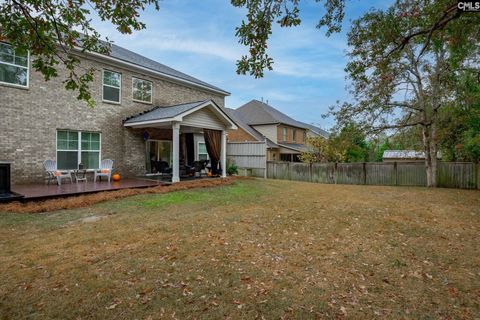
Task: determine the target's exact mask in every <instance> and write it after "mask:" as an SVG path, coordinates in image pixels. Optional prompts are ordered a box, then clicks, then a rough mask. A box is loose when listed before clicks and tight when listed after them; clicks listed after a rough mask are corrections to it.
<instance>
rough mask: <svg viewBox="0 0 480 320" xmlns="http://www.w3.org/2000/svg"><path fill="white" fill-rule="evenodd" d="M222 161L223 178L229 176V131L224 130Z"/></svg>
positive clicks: (221, 151)
mask: <svg viewBox="0 0 480 320" xmlns="http://www.w3.org/2000/svg"><path fill="white" fill-rule="evenodd" d="M220 161H221V165H222V178H225V177H226V176H227V131H226V130H222V149H221V150H220Z"/></svg>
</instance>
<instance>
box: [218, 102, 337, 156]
mask: <svg viewBox="0 0 480 320" xmlns="http://www.w3.org/2000/svg"><path fill="white" fill-rule="evenodd" d="M226 110H227V112H228V114H229V115H230V117H231V118H232V119H233V120H234V121H235V123H236V124H237V125H238V127H239V130H236V131H235V132H234V131H229V133H228V141H232V142H239V141H266V142H267V148H268V152H267V160H269V161H299V159H298V156H299V155H300V154H301V153H302V152H304V151H306V150H307V148H306V146H305V140H306V138H307V137H309V136H322V137H325V138H328V133H327V132H326V131H325V130H322V129H320V128H318V127H316V126H313V125H309V124H306V123H304V122H300V121H297V120H294V119H292V118H290V117H289V116H287V115H286V114H284V113H282V112H280V111H278V110H277V109H275V108H274V107H272V106H270V105H268V104H266V103H264V102H261V101H258V100H252V101H250V102H248V103H246V104H244V105H243V106H241V107H239V108H238V109H229V108H227V109H226Z"/></svg>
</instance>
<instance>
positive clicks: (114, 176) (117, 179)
mask: <svg viewBox="0 0 480 320" xmlns="http://www.w3.org/2000/svg"><path fill="white" fill-rule="evenodd" d="M121 178H122V177H121V176H120V175H119V174H118V173H115V174H114V175H112V179H113V181H120V179H121Z"/></svg>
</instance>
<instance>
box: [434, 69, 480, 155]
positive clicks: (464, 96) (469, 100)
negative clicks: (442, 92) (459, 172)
mask: <svg viewBox="0 0 480 320" xmlns="http://www.w3.org/2000/svg"><path fill="white" fill-rule="evenodd" d="M459 78H460V81H459V83H458V86H457V93H456V96H455V100H454V102H453V103H452V105H449V106H447V107H446V108H445V109H444V110H442V112H441V113H440V116H439V117H440V121H439V122H440V127H441V129H440V130H439V146H440V149H441V151H442V155H443V158H444V159H446V160H450V161H474V162H478V161H480V82H479V81H478V80H477V79H475V77H473V75H472V74H471V73H464V74H462V76H461V77H459Z"/></svg>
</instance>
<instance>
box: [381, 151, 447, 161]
mask: <svg viewBox="0 0 480 320" xmlns="http://www.w3.org/2000/svg"><path fill="white" fill-rule="evenodd" d="M382 158H383V162H424V161H425V152H423V151H415V150H385V151H384V152H383V157H382ZM441 158H442V156H441V154H440V153H437V159H441Z"/></svg>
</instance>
